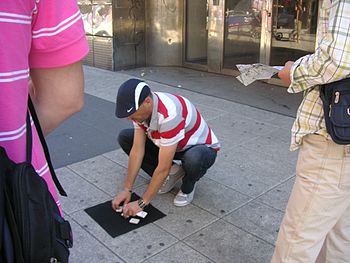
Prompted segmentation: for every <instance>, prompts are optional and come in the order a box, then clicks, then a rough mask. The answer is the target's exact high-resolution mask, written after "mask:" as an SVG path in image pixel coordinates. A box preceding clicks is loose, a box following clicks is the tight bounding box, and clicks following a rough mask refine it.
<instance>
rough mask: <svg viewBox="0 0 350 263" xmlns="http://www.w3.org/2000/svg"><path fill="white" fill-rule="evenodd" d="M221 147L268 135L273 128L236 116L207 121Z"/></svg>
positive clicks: (230, 115) (223, 116)
mask: <svg viewBox="0 0 350 263" xmlns="http://www.w3.org/2000/svg"><path fill="white" fill-rule="evenodd" d="M208 124H209V126H210V127H211V129H212V130H213V131H214V133H215V135H216V136H217V137H218V139H219V141H220V142H221V143H222V145H226V146H228V147H231V146H233V145H238V144H242V143H244V142H247V141H250V140H252V139H254V138H256V137H258V136H261V135H263V134H267V133H270V132H271V131H272V130H273V129H275V127H274V126H271V125H269V124H267V123H265V122H263V121H258V120H255V121H251V120H247V119H245V118H242V116H239V115H237V114H233V113H231V114H226V115H222V116H219V117H217V118H215V119H212V120H209V121H208Z"/></svg>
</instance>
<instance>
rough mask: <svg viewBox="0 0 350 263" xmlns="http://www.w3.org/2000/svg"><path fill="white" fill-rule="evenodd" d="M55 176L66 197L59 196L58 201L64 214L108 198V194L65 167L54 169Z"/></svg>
mask: <svg viewBox="0 0 350 263" xmlns="http://www.w3.org/2000/svg"><path fill="white" fill-rule="evenodd" d="M56 173H57V177H58V179H59V180H60V182H61V184H62V186H63V188H64V189H65V190H66V192H67V195H68V197H61V198H60V202H61V204H62V208H63V211H64V213H65V214H68V215H70V214H71V213H73V212H75V211H79V210H82V209H85V208H88V207H90V206H93V205H97V204H99V203H102V202H105V201H107V200H110V199H111V198H110V196H109V195H108V194H107V193H106V192H103V191H101V190H100V189H98V188H97V187H96V186H94V185H93V184H91V183H90V182H88V181H86V180H85V179H84V178H82V177H81V176H79V175H78V174H76V173H74V172H73V171H72V170H70V169H68V168H67V167H63V168H60V169H58V170H56Z"/></svg>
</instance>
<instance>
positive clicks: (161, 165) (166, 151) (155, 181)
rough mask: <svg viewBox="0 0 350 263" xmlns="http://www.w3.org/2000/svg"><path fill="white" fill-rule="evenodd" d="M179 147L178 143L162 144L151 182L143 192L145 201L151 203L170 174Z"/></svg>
mask: <svg viewBox="0 0 350 263" xmlns="http://www.w3.org/2000/svg"><path fill="white" fill-rule="evenodd" d="M176 149H177V144H175V145H171V146H161V147H160V149H159V156H158V166H157V168H156V169H155V170H154V173H153V176H152V179H151V182H150V183H149V185H148V187H147V190H146V192H145V193H144V194H143V197H142V198H143V200H144V201H145V203H147V204H148V203H149V202H150V201H151V200H152V199H153V197H154V196H155V195H156V194H157V192H158V190H159V189H160V187H161V186H162V184H163V182H164V180H165V178H166V177H167V176H168V174H169V171H170V168H171V166H172V164H173V159H174V155H175V152H176Z"/></svg>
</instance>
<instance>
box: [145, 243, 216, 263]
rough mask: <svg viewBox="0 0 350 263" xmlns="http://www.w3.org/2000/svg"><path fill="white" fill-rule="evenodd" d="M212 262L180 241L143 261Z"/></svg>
mask: <svg viewBox="0 0 350 263" xmlns="http://www.w3.org/2000/svg"><path fill="white" fill-rule="evenodd" d="M166 262H169V263H184V262H191V263H212V262H213V261H211V260H210V259H208V258H207V257H205V256H203V255H201V254H200V253H198V252H197V251H196V250H194V249H192V248H190V247H189V246H187V245H186V244H184V243H182V242H178V243H176V244H175V245H173V246H171V247H169V248H168V249H166V250H164V251H162V252H160V253H159V254H157V255H155V256H153V257H151V258H149V259H147V260H146V261H143V263H166Z"/></svg>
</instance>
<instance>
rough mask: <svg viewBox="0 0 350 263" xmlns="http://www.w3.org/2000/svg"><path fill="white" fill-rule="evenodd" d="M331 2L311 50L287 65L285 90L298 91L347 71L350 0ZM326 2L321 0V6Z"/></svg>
mask: <svg viewBox="0 0 350 263" xmlns="http://www.w3.org/2000/svg"><path fill="white" fill-rule="evenodd" d="M333 2H334V3H333V4H332V5H331V7H330V9H329V20H328V21H329V22H328V27H327V29H326V33H325V35H324V36H321V37H322V39H320V42H319V45H318V47H317V49H316V51H315V53H314V54H311V55H306V56H304V57H302V58H300V59H298V60H297V61H296V62H295V63H294V65H293V67H292V69H291V80H292V83H291V86H290V88H289V89H288V91H289V92H292V93H296V92H301V91H304V90H307V89H309V88H310V87H313V86H315V85H321V84H325V83H329V82H334V81H337V80H340V79H343V78H345V77H347V76H349V75H350V60H349V56H350V46H349V42H350V34H349V30H348V29H349V27H350V15H349V9H350V3H349V1H346V0H339V1H333ZM329 4H330V2H329V1H323V5H324V6H322V8H323V9H327V8H328V6H327V5H329ZM322 12H325V11H324V10H323V11H322ZM323 19H324V17H321V21H320V23H319V27H320V28H323V27H325V25H324V21H323ZM319 37H320V36H319Z"/></svg>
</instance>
